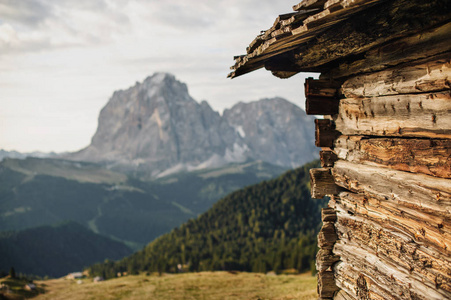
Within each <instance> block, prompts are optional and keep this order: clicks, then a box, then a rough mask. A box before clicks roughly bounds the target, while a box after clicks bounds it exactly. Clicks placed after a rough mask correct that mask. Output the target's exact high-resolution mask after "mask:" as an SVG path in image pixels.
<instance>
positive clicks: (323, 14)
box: [228, 0, 450, 78]
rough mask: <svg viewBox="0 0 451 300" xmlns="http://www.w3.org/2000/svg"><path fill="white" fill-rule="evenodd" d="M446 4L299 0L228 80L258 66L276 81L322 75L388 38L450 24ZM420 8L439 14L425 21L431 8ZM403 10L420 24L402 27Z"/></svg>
mask: <svg viewBox="0 0 451 300" xmlns="http://www.w3.org/2000/svg"><path fill="white" fill-rule="evenodd" d="M446 2H447V0H446V1H444V0H443V1H442V0H430V1H429V0H428V1H424V0H410V1H408V0H303V1H302V2H300V3H299V4H297V5H294V6H293V10H294V12H292V13H287V14H283V15H280V16H278V17H277V18H276V20H275V22H274V24H273V25H272V27H271V28H270V29H268V30H266V31H262V33H261V34H260V35H258V36H257V37H256V38H255V39H254V40H253V41H252V42H251V43H250V45H249V46H248V47H247V49H246V52H247V53H246V54H245V55H240V56H235V57H234V59H235V64H234V65H233V66H232V67H231V69H232V72H231V73H230V74H229V75H228V77H230V78H234V77H237V76H240V75H243V74H246V73H249V72H252V71H254V70H257V69H260V68H262V67H265V68H266V69H268V70H270V71H272V72H273V74H274V75H275V76H277V77H281V78H286V77H290V76H292V75H294V74H296V73H298V72H302V71H307V72H322V71H323V70H324V69H325V68H324V66H327V64H328V63H330V62H331V61H334V60H336V59H339V58H343V57H344V56H346V55H351V54H354V55H355V54H360V53H363V52H364V51H366V50H368V49H369V48H371V47H373V46H375V45H380V44H382V43H384V42H386V41H388V40H389V39H394V38H398V37H401V36H406V35H408V34H412V33H413V32H415V31H418V30H424V29H425V27H428V26H433V25H436V24H438V23H440V22H443V21H444V20H446V19H447V20H448V21H449V16H450V14H449V11H448V12H443V7H445V8H446V7H447V5H449V4H446ZM434 5H435V6H434ZM425 6H433V7H434V8H435V9H436V10H437V11H438V13H437V14H436V15H441V16H440V19H437V17H436V16H434V18H432V19H431V20H430V21H429V20H428V15H427V14H424V15H423V12H422V11H425V13H426V12H427V11H428V10H429V9H430V8H429V7H427V8H426V9H425ZM440 7H441V10H442V11H440ZM402 11H405V12H407V13H408V14H409V15H410V16H411V17H414V18H417V17H418V19H420V20H422V22H417V23H421V24H415V22H411V23H413V24H409V23H408V22H406V18H405V17H404V16H403V15H402V13H400V12H402ZM357 19H358V20H357ZM350 20H351V21H350ZM423 20H424V22H423ZM343 21H348V22H343ZM428 22H429V23H430V24H428ZM339 23H340V24H339ZM416 25H418V26H416ZM346 26H348V27H346ZM359 27H360V28H359ZM363 31H365V32H363ZM337 34H338V35H337ZM315 45H316V48H315ZM306 49H307V51H305V50H306ZM309 51H310V52H309Z"/></svg>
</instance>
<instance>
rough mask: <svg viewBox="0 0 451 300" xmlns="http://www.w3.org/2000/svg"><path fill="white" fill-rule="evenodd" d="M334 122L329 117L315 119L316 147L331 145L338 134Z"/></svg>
mask: <svg viewBox="0 0 451 300" xmlns="http://www.w3.org/2000/svg"><path fill="white" fill-rule="evenodd" d="M339 135H340V134H339V132H338V131H337V130H335V125H334V123H333V122H332V121H331V120H329V119H315V145H316V147H329V148H331V147H333V146H334V141H335V139H336V138H337V137H338V136H339Z"/></svg>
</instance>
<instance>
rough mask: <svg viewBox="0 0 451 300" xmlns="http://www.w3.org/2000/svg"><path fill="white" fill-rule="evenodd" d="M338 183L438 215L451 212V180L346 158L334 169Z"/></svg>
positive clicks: (347, 187) (335, 179) (357, 191)
mask: <svg viewBox="0 0 451 300" xmlns="http://www.w3.org/2000/svg"><path fill="white" fill-rule="evenodd" d="M332 174H333V176H334V181H335V183H336V184H338V185H339V186H341V187H343V188H345V189H347V190H350V191H353V192H356V193H363V194H368V195H369V196H371V197H375V196H377V197H383V198H384V199H392V200H393V201H397V202H399V203H400V204H403V205H405V206H407V207H411V208H415V209H419V210H424V211H431V212H434V214H436V215H438V216H444V217H449V214H450V213H451V180H450V179H443V178H437V177H433V176H428V175H423V174H414V173H409V172H402V171H397V170H392V169H388V168H381V167H376V166H369V165H362V164H355V163H351V162H348V161H344V160H339V161H337V162H335V165H334V168H333V169H332Z"/></svg>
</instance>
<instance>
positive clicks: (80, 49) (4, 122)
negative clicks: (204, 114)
mask: <svg viewBox="0 0 451 300" xmlns="http://www.w3.org/2000/svg"><path fill="white" fill-rule="evenodd" d="M294 4H296V1H293V0H278V1H274V0H215V1H212V0H210V1H206V0H168V1H163V0H160V1H155V0H148V1H144V0H130V1H127V0H0V149H2V148H3V149H6V150H17V151H21V152H29V151H34V150H40V151H57V152H61V151H75V150H78V149H81V148H83V147H85V146H87V145H88V144H89V143H90V140H91V137H92V135H93V134H94V132H95V130H96V127H97V116H98V114H99V112H100V109H101V108H102V107H103V106H104V105H105V104H106V103H107V101H108V99H109V98H110V97H111V95H112V94H113V91H115V90H118V89H125V88H128V87H130V86H132V85H134V84H135V82H136V81H139V82H142V81H143V80H144V79H145V78H146V77H147V76H149V75H152V74H153V73H154V72H170V73H172V74H174V75H175V76H176V78H177V79H178V80H180V81H182V82H185V83H186V84H187V85H188V89H189V92H190V94H191V96H192V97H193V98H194V99H196V100H197V101H199V102H200V101H201V100H207V101H208V102H209V103H210V105H211V106H212V107H213V109H215V110H217V111H220V112H222V111H223V109H224V108H229V107H231V106H232V105H233V104H235V103H236V102H238V101H244V102H249V101H254V100H258V99H260V98H264V97H274V96H282V97H284V98H286V99H288V100H290V101H292V102H294V103H296V104H297V105H299V106H301V107H303V106H304V103H303V102H304V97H303V92H302V86H303V82H304V79H303V78H304V77H306V76H307V74H303V75H296V76H294V77H292V78H290V79H285V80H282V79H278V78H276V77H274V76H272V75H271V72H269V71H266V70H264V69H261V70H257V71H255V72H252V73H250V74H247V75H244V76H242V77H238V78H236V79H233V80H231V79H228V78H226V77H227V74H228V73H229V71H230V70H229V67H230V66H231V65H232V64H233V63H234V61H233V56H234V55H239V54H244V53H245V49H246V46H248V44H249V43H250V42H251V41H252V40H253V39H254V38H255V37H256V36H257V35H258V34H259V33H260V30H265V29H268V28H269V27H271V25H272V23H273V22H274V20H275V18H276V17H277V15H278V14H281V13H287V12H291V7H292V6H293V5H294ZM310 75H311V74H310Z"/></svg>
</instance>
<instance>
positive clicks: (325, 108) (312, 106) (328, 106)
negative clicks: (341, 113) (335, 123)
mask: <svg viewBox="0 0 451 300" xmlns="http://www.w3.org/2000/svg"><path fill="white" fill-rule="evenodd" d="M338 104H339V100H338V99H336V98H332V97H316V96H308V97H306V98H305V112H306V113H307V115H335V114H337V113H338Z"/></svg>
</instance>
